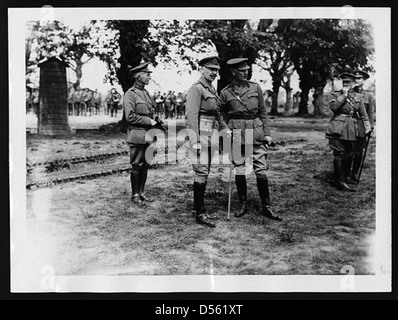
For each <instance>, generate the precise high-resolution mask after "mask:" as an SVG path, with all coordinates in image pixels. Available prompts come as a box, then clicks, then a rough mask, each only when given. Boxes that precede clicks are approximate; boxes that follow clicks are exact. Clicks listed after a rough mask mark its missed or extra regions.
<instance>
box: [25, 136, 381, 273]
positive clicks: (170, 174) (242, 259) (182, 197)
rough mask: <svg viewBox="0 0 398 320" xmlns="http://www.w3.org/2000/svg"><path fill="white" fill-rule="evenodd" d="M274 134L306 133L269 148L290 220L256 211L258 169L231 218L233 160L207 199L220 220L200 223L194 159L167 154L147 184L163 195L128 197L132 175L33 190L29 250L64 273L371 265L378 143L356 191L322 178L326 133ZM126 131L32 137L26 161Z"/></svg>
mask: <svg viewBox="0 0 398 320" xmlns="http://www.w3.org/2000/svg"><path fill="white" fill-rule="evenodd" d="M282 130H284V131H282ZM273 136H274V139H275V140H280V139H292V138H301V137H303V138H305V139H306V142H304V143H302V144H297V145H289V146H286V147H285V148H281V149H280V150H279V151H271V152H270V153H269V167H270V169H269V171H268V177H269V180H270V188H271V200H272V203H273V209H274V211H275V213H276V214H278V215H280V216H282V217H283V219H284V221H283V222H281V223H277V222H273V221H269V220H267V219H264V218H262V217H261V216H258V215H256V212H258V211H259V210H260V202H259V198H258V192H257V187H256V183H255V176H254V174H252V175H251V176H250V177H249V178H248V189H249V209H250V212H251V214H250V215H247V216H245V217H243V218H240V219H238V218H234V217H233V215H232V219H231V221H230V222H228V221H227V219H226V218H227V202H228V176H229V168H228V166H213V168H212V173H211V175H210V179H209V185H208V189H207V195H206V206H207V209H208V211H212V212H215V213H216V214H217V215H218V216H219V217H220V220H219V221H218V222H217V227H216V228H215V229H210V228H206V227H203V226H200V225H198V224H196V223H195V221H194V218H193V217H192V214H191V208H192V205H193V194H192V180H193V179H192V170H191V167H190V166H189V165H188V164H179V165H160V166H158V167H157V168H156V169H153V170H150V173H149V179H148V184H147V193H148V195H149V196H152V197H154V198H156V202H154V203H153V204H150V205H149V206H148V207H147V208H137V207H134V206H132V204H131V202H130V181H129V175H128V174H117V175H113V176H106V177H101V178H97V179H95V180H87V181H77V182H70V183H65V184H60V185H56V186H54V187H52V188H43V189H37V190H27V225H28V237H29V243H30V246H31V247H30V251H31V254H32V261H33V260H34V262H35V263H38V264H39V263H40V264H44V265H52V266H54V267H55V270H56V273H57V274H59V275H208V274H214V275H338V274H340V270H341V269H342V267H343V266H346V265H351V266H353V267H354V268H355V273H356V274H364V275H365V274H372V272H373V269H372V265H371V264H370V263H369V250H370V243H369V241H370V240H369V239H371V238H372V237H373V235H374V232H375V144H374V142H373V143H372V145H371V148H370V151H369V158H368V159H367V162H366V165H365V169H364V175H363V180H362V183H361V184H360V186H359V189H358V192H357V193H343V192H340V191H337V190H336V189H335V188H334V187H333V186H331V185H330V184H329V183H328V182H327V181H326V180H325V179H324V178H325V177H326V176H328V175H329V174H330V172H331V170H332V152H331V151H330V149H329V147H328V144H327V140H326V139H325V138H324V133H323V132H316V131H299V130H290V131H289V130H288V129H277V130H274V132H273ZM123 139H124V135H122V136H118V135H113V136H99V135H93V136H84V137H80V138H79V137H72V138H65V139H63V140H62V139H61V140H60V139H58V140H57V139H47V140H42V139H40V138H38V137H36V138H34V137H32V138H29V139H28V160H31V161H33V160H34V161H37V160H38V159H39V154H43V153H42V152H43V151H45V152H47V155H49V153H51V152H52V156H51V157H50V156H48V157H49V158H54V157H56V153H57V152H58V151H59V152H58V154H60V155H65V156H68V155H69V154H76V153H79V152H80V153H82V152H87V151H89V150H90V148H91V147H92V148H98V149H100V150H98V151H105V150H108V149H109V150H116V149H118V150H120V149H121V148H124V149H126V148H127V146H126V145H125V144H124V143H123ZM76 142H79V143H76ZM72 148H80V149H79V150H78V151H79V152H77V151H76V150H73V149H72ZM86 149H88V150H86ZM29 157H30V158H29ZM237 209H238V199H237V194H236V188H234V193H233V202H232V210H237Z"/></svg>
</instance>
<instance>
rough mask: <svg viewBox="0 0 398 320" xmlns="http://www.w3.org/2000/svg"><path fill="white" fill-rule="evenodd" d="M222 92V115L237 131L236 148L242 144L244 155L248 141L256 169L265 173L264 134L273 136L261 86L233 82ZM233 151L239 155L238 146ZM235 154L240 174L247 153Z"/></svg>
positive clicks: (242, 172)
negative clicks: (240, 155) (240, 84)
mask: <svg viewBox="0 0 398 320" xmlns="http://www.w3.org/2000/svg"><path fill="white" fill-rule="evenodd" d="M220 96H221V103H222V108H221V109H222V115H223V117H224V119H225V120H226V121H227V123H228V127H229V128H230V129H231V130H233V131H234V135H233V146H234V148H236V147H238V148H241V154H242V155H244V149H245V145H250V147H251V148H252V149H251V150H252V152H251V154H249V155H246V156H250V157H252V160H253V167H254V171H255V173H256V174H257V175H263V176H266V170H267V165H266V158H267V149H266V147H265V146H264V142H265V136H270V135H271V132H270V125H269V119H268V114H267V110H266V107H265V103H264V97H263V94H262V90H261V88H260V86H259V85H258V84H257V83H254V82H251V81H247V82H245V85H244V86H243V87H239V86H238V85H237V84H236V83H234V82H233V83H232V84H231V85H229V86H227V87H226V88H225V89H223V90H222V91H221V95H220ZM239 131H240V134H239ZM237 133H238V134H237ZM233 154H234V155H236V154H235V150H233ZM233 158H234V159H233V160H234V165H235V167H236V169H237V170H238V174H240V175H244V172H245V159H244V157H243V158H242V157H239V158H240V159H237V158H236V157H235V156H234V157H233Z"/></svg>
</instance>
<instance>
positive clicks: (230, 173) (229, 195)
mask: <svg viewBox="0 0 398 320" xmlns="http://www.w3.org/2000/svg"><path fill="white" fill-rule="evenodd" d="M232 170H233V161H232V160H231V164H230V167H229V190H228V218H227V219H228V221H230V220H231V201H232Z"/></svg>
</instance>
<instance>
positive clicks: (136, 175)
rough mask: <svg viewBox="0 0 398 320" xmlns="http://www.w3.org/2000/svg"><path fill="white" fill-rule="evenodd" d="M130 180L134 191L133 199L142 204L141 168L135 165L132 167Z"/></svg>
mask: <svg viewBox="0 0 398 320" xmlns="http://www.w3.org/2000/svg"><path fill="white" fill-rule="evenodd" d="M130 181H131V191H132V196H131V201H132V202H134V203H135V204H138V205H142V201H141V199H140V184H141V168H139V167H133V168H132V169H131V174H130Z"/></svg>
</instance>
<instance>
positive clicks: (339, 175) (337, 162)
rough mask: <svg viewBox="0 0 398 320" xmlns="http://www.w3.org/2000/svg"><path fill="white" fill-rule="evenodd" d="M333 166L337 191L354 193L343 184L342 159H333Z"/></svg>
mask: <svg viewBox="0 0 398 320" xmlns="http://www.w3.org/2000/svg"><path fill="white" fill-rule="evenodd" d="M333 164H334V172H335V177H336V182H337V187H338V189H339V190H340V191H348V192H355V190H354V189H352V188H350V187H349V186H348V185H347V183H346V182H345V181H346V179H345V174H344V158H340V157H339V158H335V159H334V161H333Z"/></svg>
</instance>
